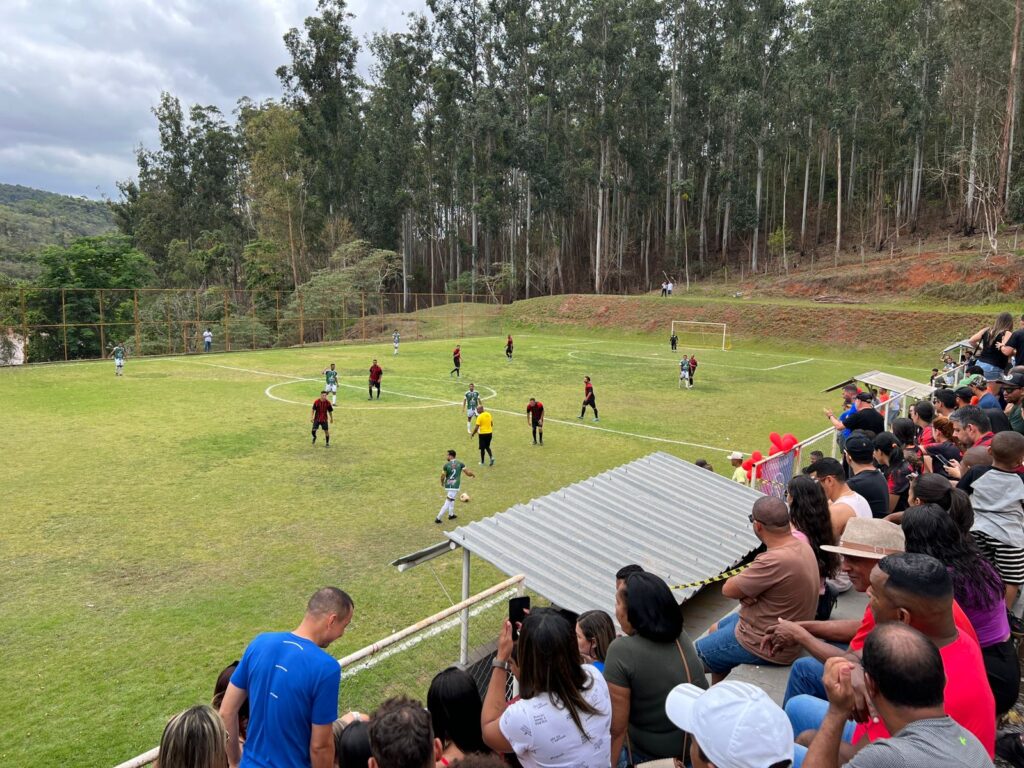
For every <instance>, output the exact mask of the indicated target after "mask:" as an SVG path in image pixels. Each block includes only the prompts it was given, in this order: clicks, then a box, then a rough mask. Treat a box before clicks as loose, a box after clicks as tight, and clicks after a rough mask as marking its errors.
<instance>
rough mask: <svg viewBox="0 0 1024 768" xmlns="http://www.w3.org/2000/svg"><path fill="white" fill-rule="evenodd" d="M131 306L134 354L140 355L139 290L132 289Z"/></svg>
mask: <svg viewBox="0 0 1024 768" xmlns="http://www.w3.org/2000/svg"><path fill="white" fill-rule="evenodd" d="M132 306H133V309H134V311H135V354H136V355H137V356H140V355H142V342H141V341H140V339H139V291H138V289H136V290H134V291H132Z"/></svg>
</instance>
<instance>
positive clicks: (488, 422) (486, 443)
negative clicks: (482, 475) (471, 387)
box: [469, 405, 494, 467]
mask: <svg viewBox="0 0 1024 768" xmlns="http://www.w3.org/2000/svg"><path fill="white" fill-rule="evenodd" d="M478 432H479V433H480V443H479V447H480V466H481V467H482V466H483V465H484V453H486V454H487V455H488V456H489V457H490V459H491V464H490V466H492V467H493V466H494V454H493V453H491V438H492V437H494V417H493V416H491V414H490V413H488V412H487V411H486V410H485V409H484V407H483V406H482V405H478V406H477V407H476V425H475V426H474V427H473V431H472V432H470V433H469V439H470V440H472V439H473V435H475V434H477V433H478Z"/></svg>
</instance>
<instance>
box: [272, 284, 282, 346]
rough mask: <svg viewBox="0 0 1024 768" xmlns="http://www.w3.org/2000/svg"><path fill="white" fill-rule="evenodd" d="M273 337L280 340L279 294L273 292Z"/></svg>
mask: <svg viewBox="0 0 1024 768" xmlns="http://www.w3.org/2000/svg"><path fill="white" fill-rule="evenodd" d="M274 335H275V336H277V338H279V339H280V338H281V292H280V291H274Z"/></svg>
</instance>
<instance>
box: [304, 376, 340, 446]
mask: <svg viewBox="0 0 1024 768" xmlns="http://www.w3.org/2000/svg"><path fill="white" fill-rule="evenodd" d="M309 420H310V421H311V422H312V423H313V445H316V431H317V430H318V429H322V430H323V431H324V443H325V444H326V447H327V448H330V447H331V431H330V427H329V426H328V422H330V423H331V424H333V423H334V406H332V405H331V404H330V403H329V402H328V401H327V390H326V389H324V390H322V391H321V392H320V397H318V398H317V399H316V400H314V401H313V415H312V416H311V417H310V419H309Z"/></svg>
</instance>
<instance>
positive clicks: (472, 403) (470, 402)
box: [462, 382, 480, 433]
mask: <svg viewBox="0 0 1024 768" xmlns="http://www.w3.org/2000/svg"><path fill="white" fill-rule="evenodd" d="M462 405H463V407H464V408H465V409H466V432H467V433H472V432H473V420H474V419H475V418H476V407H477V406H478V405H480V393H479V392H478V391H477V389H476V385H475V384H474V383H473V382H469V390H468V391H467V392H466V394H464V395H463V396H462Z"/></svg>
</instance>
